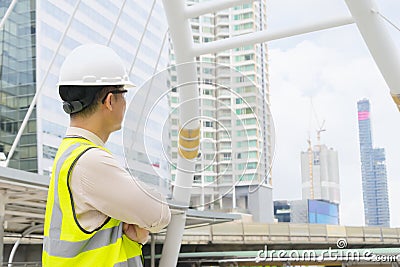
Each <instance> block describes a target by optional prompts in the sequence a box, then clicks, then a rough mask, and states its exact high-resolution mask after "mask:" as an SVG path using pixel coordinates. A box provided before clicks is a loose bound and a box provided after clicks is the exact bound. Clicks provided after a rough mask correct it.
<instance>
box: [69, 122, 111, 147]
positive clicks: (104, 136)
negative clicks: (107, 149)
mask: <svg viewBox="0 0 400 267" xmlns="http://www.w3.org/2000/svg"><path fill="white" fill-rule="evenodd" d="M89 121H90V120H88V119H85V120H81V119H76V118H75V119H71V123H70V126H71V127H77V128H82V129H85V130H87V131H89V132H92V133H94V134H95V135H97V136H98V137H99V138H100V139H101V140H102V141H103V143H106V142H107V140H108V137H109V136H110V133H109V132H106V131H104V129H103V128H102V127H101V126H97V124H96V123H89Z"/></svg>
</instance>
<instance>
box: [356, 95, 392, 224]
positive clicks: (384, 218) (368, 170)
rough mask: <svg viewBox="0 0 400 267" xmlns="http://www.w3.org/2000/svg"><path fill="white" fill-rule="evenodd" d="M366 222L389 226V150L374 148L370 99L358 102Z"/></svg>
mask: <svg viewBox="0 0 400 267" xmlns="http://www.w3.org/2000/svg"><path fill="white" fill-rule="evenodd" d="M357 107H358V129H359V140H360V156H361V175H362V188H363V201H364V216H365V224H366V225H368V226H389V224H390V213H389V198H388V188H387V174H386V163H385V159H386V158H385V150H384V149H383V148H373V145H372V137H371V136H372V134H371V132H372V131H371V118H370V103H369V100H367V99H363V100H360V101H358V102H357Z"/></svg>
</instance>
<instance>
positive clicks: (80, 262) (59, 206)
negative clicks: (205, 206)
mask: <svg viewBox="0 0 400 267" xmlns="http://www.w3.org/2000/svg"><path fill="white" fill-rule="evenodd" d="M58 86H59V93H60V96H61V98H62V100H63V101H64V102H63V108H64V111H65V112H66V113H68V114H70V127H69V128H68V129H67V133H66V137H65V138H64V139H63V141H62V143H61V145H60V147H59V149H58V152H57V155H56V158H55V161H54V166H53V171H52V177H51V180H50V186H49V193H48V199H47V205H46V216H45V226H44V241H43V256H42V262H43V266H51V267H53V266H68V267H70V266H74V267H75V266H85V267H86V266H96V267H97V266H135V267H136V266H143V265H142V250H141V247H142V244H143V243H144V242H146V241H147V238H148V235H149V232H158V231H160V230H161V229H162V228H164V227H165V226H167V224H168V223H169V221H170V216H171V215H170V210H169V208H168V205H167V204H166V201H165V199H164V198H163V197H162V195H161V194H160V193H158V192H156V191H155V190H153V189H150V188H147V187H146V186H145V185H143V184H141V183H139V182H138V181H137V180H136V179H135V178H132V177H131V176H130V175H129V173H128V172H127V171H126V170H125V169H124V168H122V167H121V166H120V165H119V164H118V163H117V161H116V160H115V158H114V157H113V156H112V154H111V153H110V152H109V151H108V150H107V149H106V148H104V143H105V142H106V141H107V139H108V137H109V135H110V134H111V133H112V132H114V131H117V130H119V129H120V128H121V123H122V120H123V116H124V112H125V108H126V101H125V98H124V95H125V94H126V92H127V90H126V89H125V88H128V87H130V86H133V85H132V83H131V82H130V81H129V78H128V76H127V75H126V72H125V69H124V66H123V63H122V60H121V59H120V58H119V57H118V55H117V54H116V53H115V52H114V51H113V50H112V49H111V48H109V47H106V46H102V45H94V44H92V45H83V46H80V47H78V48H76V49H75V50H74V51H72V52H71V54H70V55H69V56H68V57H67V58H66V59H65V61H64V63H63V65H62V67H61V70H60V77H59V83H58Z"/></svg>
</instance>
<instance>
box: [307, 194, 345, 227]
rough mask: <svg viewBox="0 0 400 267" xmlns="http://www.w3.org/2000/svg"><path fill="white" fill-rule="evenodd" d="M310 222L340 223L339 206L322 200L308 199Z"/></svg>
mask: <svg viewBox="0 0 400 267" xmlns="http://www.w3.org/2000/svg"><path fill="white" fill-rule="evenodd" d="M308 223H318V224H339V206H338V204H336V203H331V202H327V201H321V200H311V199H309V200H308Z"/></svg>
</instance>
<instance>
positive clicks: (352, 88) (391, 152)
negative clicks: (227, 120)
mask: <svg viewBox="0 0 400 267" xmlns="http://www.w3.org/2000/svg"><path fill="white" fill-rule="evenodd" d="M378 5H379V8H380V11H381V13H382V14H383V15H384V16H385V17H386V18H388V19H389V20H390V21H392V22H393V23H394V24H395V25H400V17H399V15H398V12H396V11H398V10H400V2H398V1H393V0H386V1H379V3H378ZM268 7H269V9H268V10H269V13H268V18H269V20H268V25H269V29H271V30H277V29H284V28H287V27H293V26H294V25H301V24H304V23H315V22H316V21H323V20H326V19H331V18H337V17H343V16H344V15H350V12H349V11H348V9H347V6H346V4H345V2H344V1H330V0H329V1H324V2H323V3H316V2H315V1H310V0H304V1H301V4H300V3H298V2H297V1H291V0H279V1H278V0H271V1H269V5H268ZM293 7H296V8H293ZM386 26H387V29H388V30H389V32H390V35H391V36H392V38H393V39H394V41H395V43H396V44H397V46H399V43H400V33H399V31H398V30H396V29H395V28H394V27H392V26H391V25H390V24H389V23H387V24H386ZM268 47H269V56H270V62H269V66H270V69H269V70H270V83H271V109H272V116H273V118H274V123H275V129H276V136H277V138H276V153H275V158H274V164H273V170H272V171H273V177H274V199H276V200H278V199H299V198H300V197H301V189H300V188H301V177H300V164H299V154H298V153H299V151H304V150H306V149H307V142H306V140H307V138H308V135H309V131H310V130H309V129H310V126H309V125H310V124H309V118H310V98H312V102H313V104H314V106H315V110H316V111H317V112H318V116H319V119H320V121H322V120H325V121H326V124H325V128H326V130H327V132H326V133H324V134H323V135H322V137H321V140H322V142H324V143H327V144H329V145H330V146H332V147H335V149H336V150H337V151H338V153H339V175H340V183H341V188H340V189H341V203H343V205H341V207H340V215H341V220H340V222H341V224H343V225H354V226H356V225H364V219H363V217H364V216H363V203H362V186H361V169H360V165H361V161H360V159H359V144H358V130H357V116H356V114H357V108H356V103H357V101H358V100H359V99H362V98H364V97H366V98H368V99H370V101H371V104H372V105H373V107H374V114H373V121H374V125H373V132H374V141H375V142H374V143H375V145H376V146H379V147H385V148H386V163H387V171H388V187H389V188H388V189H389V207H390V210H391V214H392V216H391V226H392V227H398V226H400V213H399V212H398V211H399V209H400V206H399V203H400V196H399V194H398V193H397V190H398V188H400V181H399V178H398V173H400V166H399V164H398V161H399V160H400V158H399V152H398V147H400V141H399V140H398V136H399V135H400V127H398V126H397V122H398V121H399V120H400V113H399V110H398V109H397V107H396V105H395V104H394V102H393V100H392V98H391V96H390V94H389V88H388V86H387V85H386V83H385V81H384V79H383V78H382V75H381V73H380V72H379V70H378V68H377V67H376V64H375V62H374V60H373V58H372V57H371V55H370V53H369V51H368V49H367V46H366V45H365V42H364V41H363V39H362V37H361V35H360V33H359V31H358V29H357V27H356V25H348V26H343V27H338V28H335V29H329V30H324V31H320V32H316V33H310V34H304V35H300V36H296V37H291V38H285V39H281V40H276V41H271V42H269V43H268ZM317 127H318V126H317V125H312V128H311V130H312V131H313V130H314V129H317ZM293 133H295V134H293ZM312 133H313V132H312ZM288 184H290V185H291V186H290V187H288V186H287V185H288Z"/></svg>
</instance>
